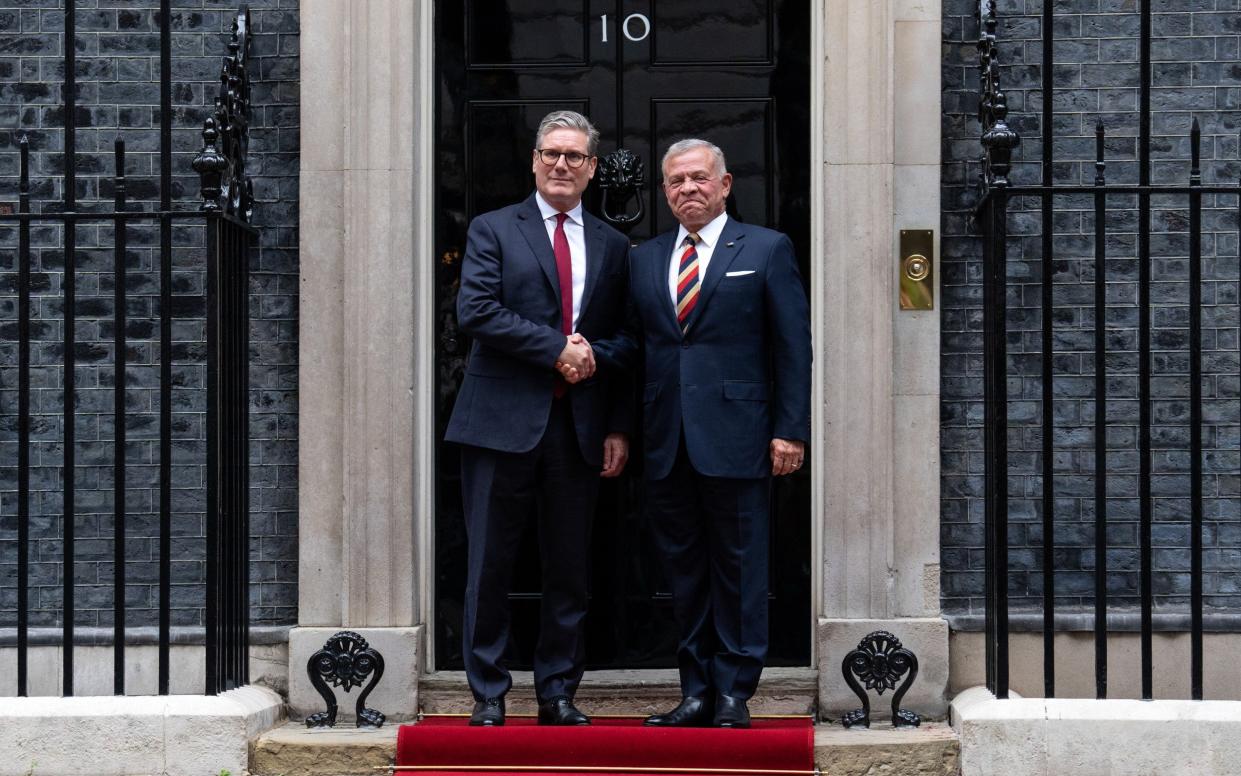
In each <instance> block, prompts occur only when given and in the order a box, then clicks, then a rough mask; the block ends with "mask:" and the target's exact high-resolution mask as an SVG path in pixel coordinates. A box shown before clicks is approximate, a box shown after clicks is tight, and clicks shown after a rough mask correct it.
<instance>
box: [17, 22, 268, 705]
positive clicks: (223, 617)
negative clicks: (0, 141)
mask: <svg viewBox="0 0 1241 776" xmlns="http://www.w3.org/2000/svg"><path fill="white" fill-rule="evenodd" d="M64 19H65V34H64V40H65V45H64V52H65V55H64V56H65V68H64V71H65V78H64V90H63V99H64V159H65V168H64V171H63V174H64V187H63V188H64V201H63V207H61V208H58V209H57V212H39V213H35V212H32V211H31V184H30V154H29V144H28V142H27V140H26V139H25V138H22V139H21V140H20V141H19V144H20V183H19V196H18V212H16V213H5V214H0V224H7V223H14V222H15V223H16V228H17V230H18V247H17V326H16V330H17V343H18V368H17V373H18V377H17V419H16V427H17V461H16V465H17V494H16V496H17V499H16V500H17V693H18V695H26V694H27V693H28V688H29V681H30V677H29V662H28V653H29V648H30V638H29V636H30V609H31V607H30V586H31V580H30V565H31V563H30V560H31V558H30V552H31V535H30V525H31V520H30V518H31V510H30V500H31V483H30V470H31V458H30V449H31V420H32V415H31V404H30V398H31V335H32V332H31V320H32V316H31V291H32V287H31V266H32V254H31V230H32V228H37V227H38V226H40V225H52V226H57V227H59V228H60V230H61V231H62V233H63V235H64V238H63V239H64V243H63V244H64V281H63V295H64V305H63V316H64V318H63V326H64V348H63V352H64V361H63V376H64V378H63V379H64V382H63V389H64V390H63V397H64V398H63V409H62V412H63V418H64V421H63V429H64V431H63V434H64V438H63V451H64V453H63V455H64V458H63V467H62V472H63V474H62V479H63V510H64V512H63V516H62V525H63V558H62V559H61V561H62V564H61V565H62V568H63V576H62V580H61V582H62V612H61V622H62V625H61V631H62V632H61V639H60V641H61V644H62V647H63V649H62V659H63V663H62V666H61V671H62V688H63V693H64V694H65V695H73V694H74V642H75V638H74V611H75V601H74V594H75V591H76V589H77V587H78V580H77V579H76V578H75V563H74V560H75V549H76V544H77V542H76V540H75V536H74V530H75V522H76V521H75V499H74V487H75V480H76V472H75V467H76V461H75V444H76V440H75V435H74V426H75V423H74V414H75V401H76V398H77V393H78V391H77V388H76V386H75V382H74V381H75V360H76V348H75V315H76V304H75V286H76V282H75V281H76V277H75V273H76V272H77V252H78V251H77V245H76V241H77V230H78V227H79V226H80V225H86V224H111V225H112V226H113V228H114V233H115V237H114V244H113V257H114V259H113V267H112V272H113V276H114V287H115V290H114V295H113V302H114V316H115V319H114V322H113V323H114V325H113V332H114V334H113V346H114V349H115V352H114V363H113V370H112V371H113V381H114V386H113V393H114V401H113V422H114V426H115V434H114V439H113V445H112V458H113V460H112V469H113V475H112V476H113V494H112V495H113V515H112V517H113V526H112V527H113V535H112V542H113V558H112V563H113V569H112V573H113V579H112V584H113V596H112V597H113V611H112V620H113V649H114V671H113V677H114V678H113V689H114V692H115V693H116V694H118V695H120V694H124V693H125V642H126V606H125V594H124V590H125V583H126V560H127V558H126V541H125V539H126V511H127V506H126V471H127V461H126V457H127V456H126V433H125V429H126V422H125V418H126V389H127V385H126V381H127V362H126V358H127V355H126V351H127V349H128V346H129V345H131V344H132V342H130V341H128V340H127V332H126V307H127V295H126V291H127V282H126V277H127V269H126V249H127V238H128V233H129V232H130V231H131V230H132V229H136V228H138V226H139V225H142V224H146V225H153V226H157V227H158V232H159V248H158V256H159V266H158V285H159V310H158V317H159V326H158V340H157V341H156V342H155V343H152V344H153V346H154V348H155V350H156V352H157V353H158V360H159V364H160V377H159V386H158V387H159V394H158V395H159V445H158V470H159V475H158V492H159V499H158V501H159V505H158V510H157V511H158V514H159V533H158V551H157V554H158V566H159V586H158V590H159V593H158V611H159V626H158V633H159V650H158V653H159V658H158V660H159V667H158V692H159V693H160V694H167V693H168V691H169V649H170V641H171V637H170V632H171V615H170V612H171V608H172V607H171V598H172V592H171V591H172V560H171V556H172V553H171V541H172V519H173V515H174V510H173V504H172V487H173V463H174V456H173V449H172V444H173V435H172V416H173V409H172V408H173V394H174V383H173V368H172V367H173V359H174V345H173V318H174V315H175V313H174V303H173V261H172V257H173V248H174V245H173V234H174V225H185V224H197V225H199V226H200V227H202V228H204V230H205V235H206V256H205V260H206V267H205V274H206V287H205V289H204V297H205V308H206V376H207V384H206V393H207V402H206V408H205V415H206V460H205V469H206V485H205V490H206V502H207V503H206V562H205V575H206V601H205V603H204V609H205V622H206V687H205V688H204V691H205V692H206V693H207V694H209V695H210V694H215V693H217V692H220V691H223V690H227V689H231V688H233V687H237V686H240V685H242V684H245V683H246V682H247V681H248V678H249V677H248V660H247V653H248V645H249V635H248V634H249V627H248V623H249V610H248V599H249V594H248V579H249V555H248V553H249V543H248V536H249V512H248V504H247V492H248V468H249V455H248V444H249V441H248V436H249V434H248V412H247V409H248V402H247V393H248V367H247V365H248V351H249V312H248V287H249V251H250V248H251V246H252V245H253V243H254V240H255V237H256V235H257V232H256V231H255V229H254V228H253V227H252V226H251V225H250V223H249V220H250V214H251V201H252V189H251V184H250V179H249V177H248V175H247V172H246V169H245V160H246V144H247V131H248V115H249V105H250V80H249V74H248V70H247V67H248V60H249V44H250V30H251V27H250V14H249V10H248V9H247V8H245V7H244V6H243V7H242V9H241V10H240V12H239V13H238V14H237V16H236V19H235V21H234V25H233V37H232V41H231V42H230V44H229V52H228V55H227V56H225V57H224V62H223V67H222V72H221V79H220V90H219V96H218V97H217V98H216V102H215V109H214V110H213V111H212V112H211V115H210V116H209V117H208V118H207V119H206V121H205V125H204V128H203V133H202V134H203V139H204V148H203V149H202V151H201V152H200V153H199V154H198V156H197V157H196V158H195V159H194V163H193V166H194V169H195V171H197V172H198V173H199V175H200V176H201V181H202V198H203V202H202V207H201V210H198V211H194V210H174V209H173V201H172V193H173V185H172V174H173V166H172V150H173V147H172V146H173V144H172V116H173V113H172V84H171V78H172V57H171V40H172V36H171V14H170V0H163V1H162V2H161V3H160V12H159V23H160V40H161V46H160V106H159V110H160V114H159V115H160V153H159V159H160V199H159V208H158V210H145V211H139V210H133V209H128V208H127V201H126V197H127V181H126V178H125V146H124V143H123V141H121V140H120V139H118V140H117V141H116V144H115V149H114V162H115V177H114V179H113V184H114V201H113V208H112V210H111V211H103V212H101V211H99V210H98V209H95V208H91V209H90V212H85V211H83V210H81V209H80V208H79V203H78V202H77V193H76V185H75V174H76V170H75V163H74V160H75V151H76V150H77V149H76V131H75V130H76V127H75V123H76V109H77V105H76V94H77V85H76V83H75V70H76V69H75V61H74V60H75V34H74V33H75V30H74V24H75V3H74V2H73V0H66V2H65V8H64ZM49 210H51V209H49Z"/></svg>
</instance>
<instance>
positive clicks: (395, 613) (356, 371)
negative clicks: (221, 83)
mask: <svg viewBox="0 0 1241 776" xmlns="http://www.w3.org/2000/svg"><path fill="white" fill-rule="evenodd" d="M422 5H423V4H420V3H413V2H410V1H409V0H367V1H366V2H350V1H349V0H303V3H302V12H301V14H300V17H301V46H302V51H301V61H302V80H301V104H302V139H301V148H302V154H301V197H300V199H301V207H302V209H301V222H300V246H299V248H300V252H301V290H300V317H301V330H300V335H299V341H300V364H301V376H300V382H299V392H300V396H301V407H300V438H301V445H300V455H299V493H300V505H299V525H298V536H299V542H300V549H299V579H298V582H299V593H298V595H299V600H298V611H299V614H298V623H299V625H298V627H297V628H295V629H294V630H293V632H292V634H291V636H290V645H289V646H290V656H289V657H290V664H289V692H290V706H291V711H292V712H293V714H294V715H295V716H302V715H304V714H306V713H307V712H309V711H313V710H315V709H317V708H322V705H323V702H322V700H321V699H320V698H319V697H318V695H317V694H316V693H315V692H314V690H313V689H312V687H311V686H310V683H309V681H308V679H307V676H306V662H307V660H308V659H309V657H310V655H311V654H313V652H314V651H315V650H317V649H318V648H320V647H321V646H323V644H324V642H325V641H326V640H327V638H328V637H329V636H331V635H332V634H333V633H335V632H336V631H338V630H342V629H348V630H352V631H355V632H357V633H359V634H361V635H362V636H363V638H365V639H367V640H368V642H370V644H371V645H372V646H374V647H375V648H377V649H378V650H379V651H380V652H381V653H382V654H383V656H384V659H385V661H386V670H385V673H384V678H383V681H382V682H381V683H380V684H379V686H378V688H377V689H376V691H375V692H374V694H373V695H371V696H370V698H368V705H369V706H372V707H374V708H377V709H379V710H380V711H382V712H384V713H385V714H387V715H388V717H389V718H390V719H400V718H408V717H410V716H412V715H413V714H414V713H416V711H417V677H418V667H419V660H420V653H421V649H420V646H421V642H420V639H421V630H422V629H421V626H420V622H419V619H420V618H419V607H418V605H417V595H418V592H419V588H418V584H417V578H418V577H417V574H418V571H419V568H418V566H419V564H418V563H417V562H416V558H417V557H418V546H417V543H416V538H415V537H416V535H417V533H418V532H417V531H416V530H415V522H416V520H415V517H416V516H415V498H414V493H415V471H416V465H415V464H416V461H415V456H414V450H415V442H414V440H415V439H418V438H421V437H422V436H426V435H428V434H430V433H431V431H430V430H429V429H426V428H420V427H419V418H418V413H417V412H416V407H417V400H416V396H417V395H418V392H419V391H420V390H421V391H423V392H426V391H425V390H424V389H423V388H422V387H420V386H419V385H417V380H416V377H417V376H418V372H417V370H416V367H415V364H416V361H415V350H416V343H415V329H416V327H415V310H416V309H418V308H417V305H416V301H417V297H418V294H419V293H420V291H421V290H422V289H420V288H419V282H420V281H418V280H417V279H416V277H415V271H416V267H415V250H414V245H415V205H414V203H415V198H416V197H415V188H416V186H415V181H416V175H415V162H416V159H415V151H416V148H418V142H417V138H418V136H419V135H418V126H417V122H418V120H419V118H420V116H421V109H420V107H419V106H420V101H422V96H421V95H420V94H419V93H418V92H419V88H420V83H421V82H420V81H419V61H420V58H424V59H425V58H427V57H429V53H428V52H424V51H421V50H420V42H421V41H422V40H424V38H423V37H422V36H420V35H419V34H417V29H418V27H419V25H420V24H421V23H422V22H423V20H422V19H420V16H421V15H422V14H424V12H425V9H424V8H423V7H422ZM427 21H429V20H427ZM426 102H429V99H427V100H426ZM423 490H425V488H424V489H423ZM341 710H342V712H345V711H351V710H352V703H351V702H349V700H345V701H344V702H343V703H341Z"/></svg>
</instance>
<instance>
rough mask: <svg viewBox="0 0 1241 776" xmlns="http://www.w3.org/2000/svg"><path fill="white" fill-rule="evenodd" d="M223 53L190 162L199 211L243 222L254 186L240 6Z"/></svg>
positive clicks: (246, 29) (245, 13) (246, 17)
mask: <svg viewBox="0 0 1241 776" xmlns="http://www.w3.org/2000/svg"><path fill="white" fill-rule="evenodd" d="M228 50H229V54H228V56H226V57H224V62H223V64H222V65H221V67H220V93H219V94H218V95H217V96H216V98H215V110H214V111H213V112H212V114H211V115H210V116H208V117H207V118H206V119H205V120H204V121H203V133H202V134H203V149H202V151H200V152H199V154H198V156H196V157H195V158H194V163H193V164H194V170H195V171H196V172H197V173H198V174H199V176H200V177H201V178H202V186H201V194H202V198H203V206H202V209H203V210H206V211H209V212H219V211H223V212H225V213H228V214H229V215H233V216H236V217H237V218H240V219H241V220H242V221H246V222H249V220H250V215H251V213H252V212H253V209H254V184H253V182H252V181H251V180H250V176H249V175H248V174H247V172H246V151H247V148H248V145H249V133H248V129H249V126H250V70H249V64H248V62H249V59H250V9H249V7H248V6H244V5H243V6H242V7H241V10H240V11H238V12H237V17H236V18H235V19H234V20H233V38H232V40H231V41H229V44H228Z"/></svg>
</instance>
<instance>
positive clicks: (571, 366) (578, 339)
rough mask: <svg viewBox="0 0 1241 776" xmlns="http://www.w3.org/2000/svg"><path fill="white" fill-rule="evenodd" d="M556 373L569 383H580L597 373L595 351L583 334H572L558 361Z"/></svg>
mask: <svg viewBox="0 0 1241 776" xmlns="http://www.w3.org/2000/svg"><path fill="white" fill-rule="evenodd" d="M556 371H558V372H560V375H561V377H563V378H564V379H565V382H567V383H579V382H581V381H582V380H586V379H589V378H590V376H591V375H593V374H594V373H595V351H594V350H592V349H591V347H590V343H589V342H587V341H586V338H585V337H583V336H582V335H581V334H577V333H574V334H570V335H569V339H568V342H566V343H565V346H564V350H562V351H560V357H559V358H557V359H556Z"/></svg>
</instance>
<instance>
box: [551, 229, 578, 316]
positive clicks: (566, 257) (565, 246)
mask: <svg viewBox="0 0 1241 776" xmlns="http://www.w3.org/2000/svg"><path fill="white" fill-rule="evenodd" d="M568 217H569V214H568V213H557V214H556V235H555V237H554V238H553V239H552V250H553V251H554V252H555V254H556V275H557V276H558V277H559V279H560V317H561V321H560V330H561V331H563V332H564V333H565V334H572V333H573V257H572V256H571V255H570V254H569V238H568V237H566V236H565V233H564V222H565V220H566V219H568Z"/></svg>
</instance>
